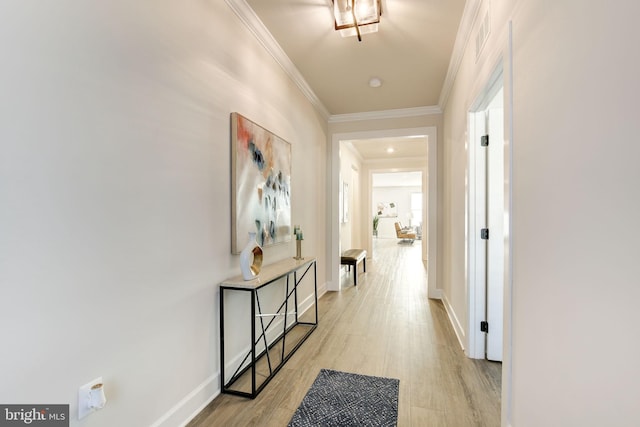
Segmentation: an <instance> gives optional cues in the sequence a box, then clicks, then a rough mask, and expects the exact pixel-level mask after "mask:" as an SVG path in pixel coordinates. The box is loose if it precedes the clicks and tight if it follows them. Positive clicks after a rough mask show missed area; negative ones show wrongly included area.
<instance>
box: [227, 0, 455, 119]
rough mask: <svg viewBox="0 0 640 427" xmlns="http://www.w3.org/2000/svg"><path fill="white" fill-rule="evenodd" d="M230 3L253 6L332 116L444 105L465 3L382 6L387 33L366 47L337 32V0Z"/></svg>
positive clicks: (439, 0)
mask: <svg viewBox="0 0 640 427" xmlns="http://www.w3.org/2000/svg"><path fill="white" fill-rule="evenodd" d="M227 1H230V2H236V3H238V2H243V1H246V3H247V4H248V5H249V7H250V8H251V9H252V10H253V11H254V12H255V14H256V15H257V17H258V18H259V19H260V21H261V22H262V24H264V26H265V27H266V29H267V30H268V32H269V33H270V34H271V35H272V36H273V38H274V39H275V41H276V42H277V44H278V45H279V46H280V47H281V48H282V50H283V51H284V53H285V54H286V56H287V57H288V58H289V59H290V60H291V61H292V62H293V64H294V66H295V67H296V68H297V70H298V71H299V72H300V74H301V75H302V77H303V78H304V80H305V81H306V83H307V84H308V86H309V87H310V88H311V90H312V91H313V92H314V94H315V95H316V96H317V97H318V99H319V100H320V102H321V103H322V105H324V107H325V108H326V110H327V111H328V112H329V114H331V115H340V114H357V113H365V112H372V111H387V110H395V109H405V108H419V107H430V106H436V105H438V102H439V98H440V94H441V92H442V88H443V85H444V82H445V78H446V74H447V69H448V67H449V61H450V59H451V54H452V51H453V46H454V42H455V37H456V34H457V30H458V26H459V24H460V19H461V17H462V12H463V9H464V5H465V0H382V17H381V20H380V25H379V31H378V32H377V33H374V34H366V35H364V36H363V39H362V42H358V40H357V38H355V37H347V38H343V37H341V36H340V34H339V33H338V32H336V31H335V30H334V28H333V25H334V23H333V18H332V12H331V0H227ZM372 77H378V78H380V79H381V80H382V86H381V87H379V88H371V87H369V85H368V82H369V80H370V79H371V78H372Z"/></svg>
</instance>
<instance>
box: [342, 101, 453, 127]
mask: <svg viewBox="0 0 640 427" xmlns="http://www.w3.org/2000/svg"><path fill="white" fill-rule="evenodd" d="M435 114H442V109H441V108H440V107H439V106H437V105H432V106H428V107H413V108H398V109H396V110H382V111H368V112H365V113H350V114H334V115H332V116H331V117H329V123H342V122H357V121H361V120H380V119H397V118H401V117H415V116H431V115H435Z"/></svg>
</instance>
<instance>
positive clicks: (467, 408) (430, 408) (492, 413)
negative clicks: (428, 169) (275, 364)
mask: <svg viewBox="0 0 640 427" xmlns="http://www.w3.org/2000/svg"><path fill="white" fill-rule="evenodd" d="M420 244H421V242H420V241H416V242H415V243H414V244H413V245H408V244H398V243H397V240H395V239H376V240H375V247H374V253H373V257H372V258H371V259H368V260H367V270H368V271H367V272H366V274H363V273H362V267H360V275H359V276H358V277H359V278H358V287H357V288H355V287H353V286H352V277H351V276H352V275H350V276H347V275H346V274H345V277H344V279H343V282H344V283H345V284H347V287H346V288H343V291H342V292H328V293H326V294H325V295H324V296H323V297H322V298H321V299H320V301H319V303H318V308H319V313H320V314H319V325H318V328H317V329H316V330H315V331H314V332H313V333H312V334H311V336H310V337H309V339H308V340H307V341H306V342H305V343H304V344H303V345H302V347H300V349H299V350H298V351H297V352H296V354H294V356H293V357H292V358H291V359H290V360H289V361H288V362H287V363H286V364H285V365H284V367H283V368H282V370H281V371H280V372H279V373H278V374H277V375H276V376H275V377H274V378H273V380H272V381H271V382H270V383H269V385H268V386H267V387H266V388H265V389H264V390H263V391H262V393H261V394H260V395H259V396H258V397H257V398H256V399H255V400H249V399H245V398H241V397H237V396H232V395H220V396H218V397H217V398H216V399H214V400H213V402H211V404H209V405H208V406H207V407H206V408H205V409H204V410H203V411H202V412H201V413H200V414H199V415H198V416H197V417H196V418H195V419H194V420H193V421H192V422H191V423H190V424H189V426H190V427H210V426H274V427H275V426H286V425H287V423H288V422H289V420H290V419H291V417H292V416H293V413H294V412H295V410H296V408H297V407H298V405H299V404H300V402H301V401H302V398H303V397H304V395H305V393H306V392H307V390H308V389H309V387H310V386H311V384H312V383H313V381H314V379H315V378H316V376H317V375H318V373H319V371H320V369H321V368H327V369H335V370H340V371H345V372H353V373H358V374H364V375H375V376H382V377H391V378H398V379H399V380H400V397H399V407H398V411H399V414H398V426H401V427H402V426H412V427H423V426H443V427H467V426H499V425H500V382H501V375H500V372H501V365H500V364H499V363H492V362H487V361H478V360H471V359H468V358H466V357H465V356H464V353H463V352H462V350H461V349H460V345H459V344H458V341H457V339H456V337H455V334H454V332H453V329H452V327H451V325H450V323H449V320H448V318H447V314H446V311H445V309H444V307H443V305H442V303H441V302H439V301H434V300H429V299H427V284H426V271H425V268H424V265H423V263H422V261H421V259H420V255H421V247H420Z"/></svg>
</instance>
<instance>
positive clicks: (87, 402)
mask: <svg viewBox="0 0 640 427" xmlns="http://www.w3.org/2000/svg"><path fill="white" fill-rule="evenodd" d="M106 401H107V399H106V398H105V396H104V385H103V382H102V377H98V378H96V379H95V380H93V381H91V382H88V383H86V384H85V385H83V386H82V387H80V390H78V419H79V420H81V419H83V418H84V417H86V416H87V415H89V414H91V413H92V412H95V411H96V410H97V409H102V407H103V406H104V404H105V403H106Z"/></svg>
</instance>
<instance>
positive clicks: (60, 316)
mask: <svg viewBox="0 0 640 427" xmlns="http://www.w3.org/2000/svg"><path fill="white" fill-rule="evenodd" d="M0 51H1V52H2V56H3V66H2V67H0V93H2V99H3V108H2V115H1V117H2V119H0V121H1V126H0V148H1V149H0V151H1V152H2V156H0V206H2V209H1V210H0V236H2V237H1V238H0V282H1V285H0V336H1V337H2V343H3V344H2V346H0V377H1V378H2V381H1V382H0V402H2V403H70V404H71V417H72V419H71V425H80V424H82V425H90V426H114V425H131V426H144V425H151V424H154V423H157V425H167V426H173V425H178V424H179V423H181V422H183V421H185V420H186V419H187V418H188V417H189V416H190V415H192V414H194V413H195V412H196V411H197V410H198V409H199V408H200V407H201V406H202V405H203V404H205V403H206V402H207V401H208V400H209V399H211V398H212V397H213V396H214V395H215V394H216V393H217V392H218V390H219V387H220V384H219V378H218V377H217V374H218V371H219V360H218V359H219V357H218V352H219V350H218V332H217V331H218V329H217V328H218V308H217V305H218V304H217V295H218V292H217V286H216V285H217V283H219V282H220V281H222V280H223V279H225V278H227V277H229V276H233V275H236V274H239V268H238V257H237V256H232V255H231V254H230V233H229V226H230V208H229V200H230V182H229V176H230V170H229V165H230V160H229V158H230V157H229V156H230V153H229V127H230V125H229V114H230V113H231V112H232V111H238V112H240V113H242V114H243V115H245V116H247V117H249V118H251V119H252V120H254V121H255V122H257V123H259V124H261V125H263V126H264V127H266V128H268V129H270V130H272V131H273V132H275V133H277V134H278V135H279V136H281V137H282V138H284V139H286V140H287V141H289V142H291V143H292V146H293V176H292V192H293V194H292V199H293V212H292V215H293V219H294V221H295V222H296V223H299V224H301V225H302V226H303V227H304V230H305V252H306V253H307V254H313V253H315V254H316V255H318V256H319V265H323V264H326V259H325V257H324V254H325V253H326V250H325V246H324V245H325V243H324V242H325V240H326V239H325V234H326V230H325V225H324V224H325V203H326V199H325V197H324V194H325V193H324V189H325V179H326V173H325V169H326V156H325V152H326V148H325V143H326V139H327V138H326V129H325V127H326V123H325V120H323V119H322V118H320V117H319V116H318V115H317V114H316V113H315V112H314V110H313V109H312V107H311V106H310V104H309V103H308V102H307V101H306V98H304V96H303V95H302V94H301V93H300V92H299V90H298V89H297V88H296V86H295V85H294V84H293V83H292V81H291V80H290V79H289V78H288V77H287V76H286V75H285V74H284V73H283V71H282V70H281V68H280V67H279V66H278V65H276V63H275V61H274V60H273V59H272V57H271V56H269V55H268V54H267V53H266V52H265V51H264V49H263V48H262V47H261V45H260V44H259V43H258V42H257V41H256V40H255V39H254V37H253V36H252V35H251V33H250V32H249V31H247V30H246V29H245V27H244V26H243V24H241V22H240V21H239V20H238V19H237V18H236V16H235V14H234V13H233V12H232V11H231V10H230V9H229V7H228V6H227V5H226V4H225V3H224V2H221V1H220V2H218V1H216V2H190V3H184V2H163V3H158V2H152V1H137V2H130V1H124V0H114V1H109V2H103V1H95V0H90V1H85V2H77V1H70V0H60V1H56V2H41V1H34V0H19V1H18V0H16V1H13V0H10V1H5V2H3V3H2V6H0ZM265 82H269V84H265ZM294 251H295V250H294V247H293V245H281V246H277V247H273V248H268V249H266V250H265V257H266V262H267V263H268V262H273V261H275V260H278V259H281V258H284V257H288V256H291V255H292V254H293V253H294ZM318 274H319V276H320V277H319V283H320V284H321V285H322V284H324V282H325V274H324V270H323V269H322V268H318ZM242 314H244V313H237V315H238V316H241V315H242ZM98 376H102V377H103V379H104V381H105V388H106V393H107V399H108V403H107V406H106V407H105V408H104V409H103V410H101V411H99V412H97V413H95V414H92V415H90V416H89V417H88V418H86V419H85V420H83V421H82V422H81V423H80V422H78V421H77V419H76V417H77V415H76V414H77V406H76V402H77V389H78V387H79V386H80V385H82V384H84V383H86V382H88V381H90V380H92V379H94V378H96V377H98Z"/></svg>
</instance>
